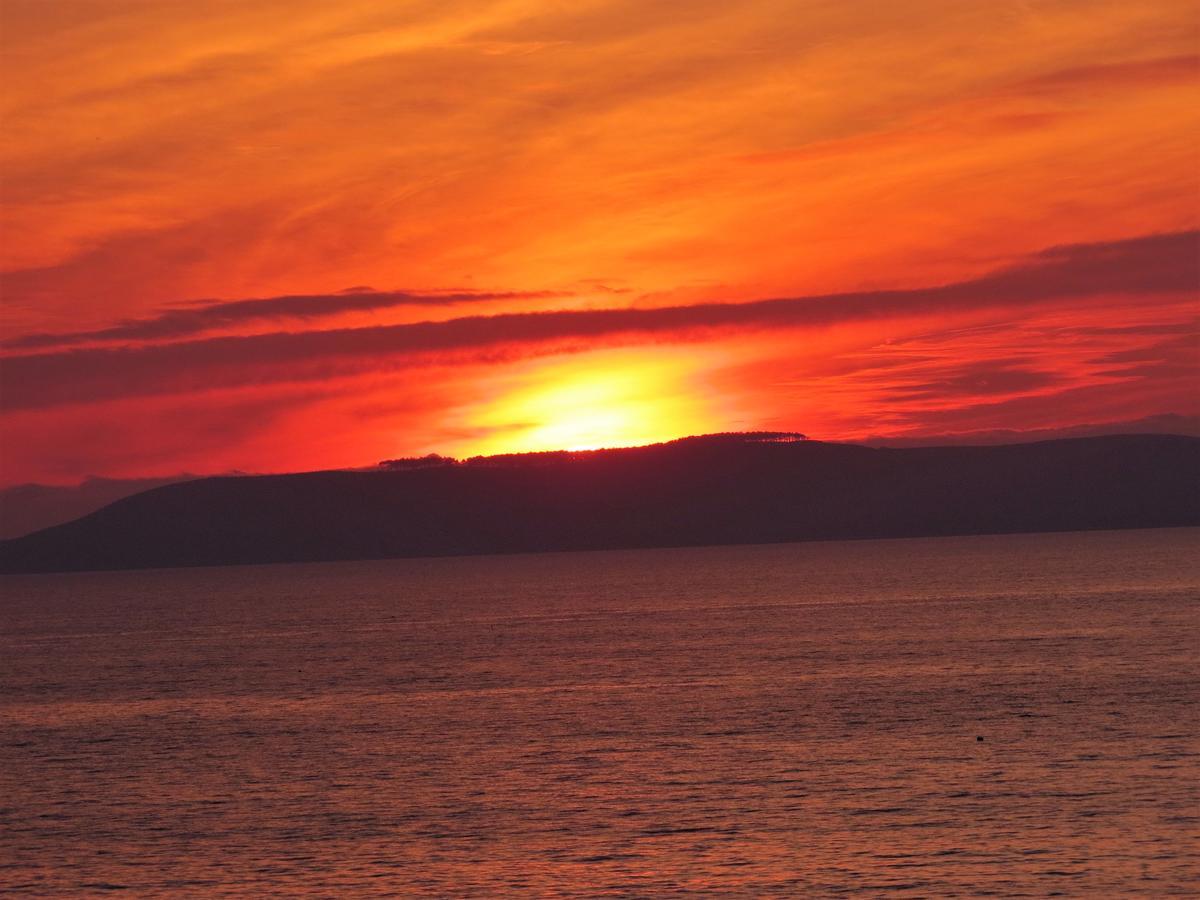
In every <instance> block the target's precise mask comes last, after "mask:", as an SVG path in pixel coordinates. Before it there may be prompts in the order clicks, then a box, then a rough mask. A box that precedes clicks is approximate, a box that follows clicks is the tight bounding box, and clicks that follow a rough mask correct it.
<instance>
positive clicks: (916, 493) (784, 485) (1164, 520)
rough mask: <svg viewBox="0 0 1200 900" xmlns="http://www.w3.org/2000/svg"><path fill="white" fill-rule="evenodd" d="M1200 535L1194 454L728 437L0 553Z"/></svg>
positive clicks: (80, 556) (190, 495) (490, 467)
mask: <svg viewBox="0 0 1200 900" xmlns="http://www.w3.org/2000/svg"><path fill="white" fill-rule="evenodd" d="M1197 524H1200V439H1197V438H1191V437H1182V436H1174V435H1118V436H1109V437H1096V438H1079V439H1072V440H1058V441H1045V442H1039V443H1033V444H1015V445H1008V446H990V447H930V448H912V449H876V448H868V447H862V446H856V445H848V444H828V443H821V442H817V441H792V442H774V441H761V440H755V439H753V438H746V437H739V436H714V437H705V438H689V439H684V440H682V441H677V442H672V443H669V444H661V445H655V446H651V447H642V448H631V449H622V450H604V451H594V452H590V453H578V454H545V455H531V456H525V457H498V458H495V459H493V460H483V461H477V462H475V463H474V464H471V465H438V466H430V467H425V468H412V469H403V470H394V471H370V472H344V471H343V472H314V473H306V474H296V475H273V476H252V477H251V476H244V477H221V478H205V479H200V480H196V481H189V482H184V483H179V484H171V485H167V486H164V487H160V488H155V489H152V490H149V491H145V492H143V493H141V494H137V495H134V496H132V497H127V498H125V499H122V500H119V501H117V502H116V503H113V504H111V505H110V506H107V507H105V508H104V509H101V510H99V511H97V512H95V513H92V514H90V515H88V516H85V517H83V518H82V519H78V520H76V521H74V522H69V523H66V524H64V525H58V526H54V527H52V528H48V529H45V530H43V531H39V532H36V533H34V534H30V535H26V536H24V537H20V538H16V539H12V540H8V541H4V542H2V543H0V571H3V572H14V573H15V572H54V571H87V570H106V569H136V568H160V567H176V566H205V565H231V564H244V563H276V562H316V561H334V560H353V559H385V558H398V557H422V556H455V555H476V554H497V553H522V552H541V551H558V550H599V549H619V548H641V547H672V546H699V545H708V544H760V543H776V542H784V541H808V540H847V539H856V538H895V537H930V536H943V535H970V534H1000V533H1017V532H1049V531H1088V530H1097V529H1124V528H1157V527H1175V526H1189V525H1197Z"/></svg>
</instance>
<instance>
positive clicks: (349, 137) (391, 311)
mask: <svg viewBox="0 0 1200 900" xmlns="http://www.w3.org/2000/svg"><path fill="white" fill-rule="evenodd" d="M0 9H2V10H3V18H4V22H3V31H2V37H3V41H4V49H5V53H4V54H3V69H4V71H3V72H2V73H0V74H2V76H3V84H4V88H3V96H2V103H3V121H4V128H3V131H2V144H0V146H2V150H0V153H2V163H0V165H2V167H3V168H2V171H3V176H4V181H3V189H2V193H0V199H2V200H3V205H4V218H3V227H4V234H3V241H2V242H0V265H2V267H3V271H4V280H3V301H4V303H3V312H2V318H0V325H2V327H3V339H4V342H5V347H4V350H3V353H4V358H3V360H2V361H0V377H2V378H3V386H2V391H0V403H2V405H3V427H4V434H5V439H4V443H3V472H2V473H0V482H2V483H5V484H12V483H17V482H22V481H29V480H37V481H46V482H59V483H61V482H71V481H77V480H79V479H80V478H82V477H83V476H85V475H89V474H98V475H108V476H116V477H130V476H139V475H168V474H174V473H177V472H182V471H191V472H218V471H228V470H232V469H238V470H245V471H278V470H288V469H308V468H317V467H331V466H343V465H361V464H369V463H372V462H374V461H375V460H377V459H381V458H384V457H394V456H399V455H407V454H418V453H426V452H431V451H438V452H446V453H454V454H459V455H464V454H471V453H478V452H494V451H506V450H521V449H537V448H545V447H551V446H596V445H602V444H621V443H640V442H646V441H653V440H661V439H665V438H670V437H675V436H679V435H682V434H687V433H697V432H705V431H722V430H735V429H755V428H767V429H794V430H799V431H804V432H806V433H809V434H811V435H813V436H815V437H820V438H826V439H862V438H866V437H868V436H884V437H893V438H920V437H929V436H935V435H957V434H963V433H970V432H996V431H1007V430H1016V431H1032V432H1037V433H1039V434H1040V433H1044V432H1046V431H1047V430H1050V431H1053V430H1055V429H1064V428H1071V427H1074V426H1080V425H1093V424H1095V425H1107V426H1108V427H1110V428H1111V429H1113V430H1120V428H1121V427H1132V426H1126V425H1124V424H1122V423H1129V422H1134V421H1135V420H1141V419H1145V418H1146V417H1156V416H1164V415H1167V414H1172V415H1176V416H1195V415H1196V414H1197V413H1198V412H1200V410H1198V409H1197V406H1198V404H1197V395H1198V394H1200V391H1197V380H1196V375H1197V373H1196V370H1195V367H1196V363H1197V356H1198V355H1200V354H1198V352H1197V351H1198V348H1200V343H1198V339H1197V331H1196V318H1197V313H1198V306H1197V302H1196V301H1197V298H1196V287H1197V275H1196V257H1197V241H1196V237H1195V234H1194V233H1193V234H1189V232H1193V231H1194V230H1195V229H1196V228H1197V227H1198V224H1200V223H1198V221H1197V220H1198V218H1200V204H1198V199H1200V179H1198V176H1197V171H1200V146H1198V138H1197V135H1198V134H1200V131H1198V127H1197V126H1198V125H1200V90H1198V84H1200V68H1198V63H1197V60H1196V58H1195V56H1194V54H1195V48H1196V47H1197V38H1198V36H1200V35H1198V24H1200V22H1198V19H1200V17H1198V15H1197V12H1196V7H1195V5H1194V4H1193V3H1191V2H1182V0H1180V2H1176V0H1144V2H1139V3H1129V2H1105V0H1054V2H1039V0H1012V2H999V0H997V2H987V3H963V2H961V0H911V2H906V3H903V4H890V5H889V4H880V3H873V2H872V3H867V2H861V0H842V2H817V0H787V2H784V0H744V2H739V3H727V2H721V3H718V2H711V0H694V2H691V3H687V4H680V3H678V2H668V0H628V2H611V0H606V2H588V0H579V2H573V3H557V2H556V3H551V2H546V0H496V2H490V0H437V2H432V0H427V2H403V0H401V2H396V0H341V2H338V3H336V4H334V3H329V2H328V0H319V2H317V0H206V2H204V3H201V4H197V3H194V2H175V0H156V2H154V3H146V2H142V0H54V2H53V3H48V2H44V0H0ZM770 300H779V301H780V302H779V303H777V304H774V305H772V304H771V303H769V302H763V301H770ZM730 304H738V305H739V308H738V309H736V310H729V309H727V308H726V307H727V306H728V305H730ZM1163 421H1166V420H1163ZM1171 421H1183V420H1171ZM1139 427H1140V426H1139Z"/></svg>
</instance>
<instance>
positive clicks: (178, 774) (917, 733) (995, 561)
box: [0, 530, 1200, 897]
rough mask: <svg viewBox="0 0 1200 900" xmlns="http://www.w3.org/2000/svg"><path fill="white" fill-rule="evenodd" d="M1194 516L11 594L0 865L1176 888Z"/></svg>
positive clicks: (113, 883)
mask: <svg viewBox="0 0 1200 900" xmlns="http://www.w3.org/2000/svg"><path fill="white" fill-rule="evenodd" d="M1197 551H1200V531H1198V530H1171V531H1145V532H1108V533H1094V534H1063V535H1024V536H1004V537H978V538H944V539H935V540H905V541H872V542H853V543H825V544H798V545H782V546H760V547H727V548H707V549H687V550H661V551H635V552H612V553H586V554H551V555H542V556H520V557H502V558H497V557H492V558H475V559H442V560H408V561H388V562H367V563H338V564H327V565H326V564H322V565H297V566H257V567H241V568H224V569H195V570H171V571H154V572H134V573H111V574H89V575H66V576H29V577H8V578H5V579H3V580H2V581H0V589H2V590H3V592H4V600H3V603H2V605H0V625H2V635H0V703H2V707H0V716H2V717H3V718H2V720H0V721H2V731H0V754H2V760H0V761H2V765H0V887H2V888H7V889H9V890H14V891H18V892H20V891H26V892H30V893H36V894H43V895H52V896H67V895H71V894H81V895H95V894H98V893H100V892H102V891H117V890H126V891H129V892H131V893H144V894H158V895H161V894H172V895H181V894H191V895H195V896H206V897H208V896H220V895H230V896H242V897H245V896H259V895H264V894H270V893H279V894H289V895H294V894H305V893H307V894H312V895H319V896H330V895H334V894H354V895H361V894H373V893H380V894H383V893H388V894H398V895H401V896H421V895H430V896H454V897H476V896H477V897H498V896H510V895H530V896H579V895H583V896H645V895H656V894H657V895H682V894H689V893H694V894H697V895H703V896H733V895H751V896H829V895H837V894H844V893H856V892H862V893H866V894H882V893H888V894H891V895H899V896H907V895H912V896H930V895H933V896H943V895H954V894H959V895H964V894H984V893H991V894H998V895H1004V896H1013V895H1034V896H1045V895H1047V894H1051V893H1055V892H1058V893H1061V894H1064V895H1070V896H1088V897H1098V896H1112V895H1116V894H1133V895H1142V896H1162V895H1169V894H1173V893H1174V894H1180V895H1183V894H1189V893H1190V894H1191V895H1193V896H1195V892H1196V891H1197V885H1198V884H1200V840H1198V838H1200V742H1198V739H1197V728H1198V725H1200V711H1198V705H1197V698H1198V696H1200V693H1198V692H1197V681H1198V678H1200V639H1198V638H1200V636H1198V634H1197V632H1198V626H1200V600H1198V598H1200V553H1198V552H1197Z"/></svg>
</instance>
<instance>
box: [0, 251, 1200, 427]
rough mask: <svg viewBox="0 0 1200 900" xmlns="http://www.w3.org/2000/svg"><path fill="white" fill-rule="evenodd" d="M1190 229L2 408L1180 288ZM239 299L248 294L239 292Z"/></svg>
mask: <svg viewBox="0 0 1200 900" xmlns="http://www.w3.org/2000/svg"><path fill="white" fill-rule="evenodd" d="M1198 238H1200V233H1198V232H1181V233H1174V234H1164V235H1152V236H1147V237H1141V238H1134V239H1129V240H1122V241H1113V242H1107V243H1096V244H1077V245H1070V246H1061V247H1052V248H1049V249H1047V250H1045V251H1042V252H1041V253H1038V254H1036V255H1035V256H1033V257H1032V258H1030V259H1028V260H1027V261H1024V262H1022V263H1020V264H1017V265H1013V266H1009V267H1007V268H1004V269H1001V270H999V271H997V272H995V273H993V274H990V275H986V276H983V277H980V278H975V279H970V280H966V281H961V282H956V283H952V284H946V285H941V286H938V287H931V288H925V289H915V290H886V291H868V292H855V293H841V294H828V295H821V296H807V297H793V298H784V299H773V300H760V301H754V302H748V303H708V304H696V305H689V306H672V307H659V308H643V309H637V308H620V309H598V310H579V311H553V312H530V313H511V314H504V315H495V316H471V317H465V318H458V319H452V320H449V321H441V322H421V323H416V324H404V325H390V326H379V327H368V328H352V329H336V330H326V331H302V332H298V333H274V334H259V335H250V336H244V337H216V338H208V339H203V340H192V341H180V342H177V343H173V344H169V345H146V346H129V347H113V348H85V349H74V350H62V351H57V352H51V353H42V354H29V355H20V356H10V357H7V358H5V359H3V361H2V362H0V373H3V376H4V380H5V383H6V391H5V404H6V406H7V407H8V408H10V409H29V408H39V407H46V406H54V405H59V404H68V403H80V402H90V401H95V400H102V399H108V398H114V397H123V396H144V395H151V394H169V393H173V392H179V391H190V390H200V389H207V388H212V387H236V386H242V385H252V384H262V383H270V382H280V381H303V380H310V379H316V378H326V377H330V376H331V375H339V374H355V373H359V372H363V371H369V370H371V369H373V368H386V367H387V366H389V365H397V364H403V363H404V362H405V360H406V359H420V358H422V357H427V356H428V355H429V354H444V353H455V352H462V351H470V352H478V351H488V350H491V351H499V350H500V349H501V348H503V347H505V346H512V347H516V348H519V349H518V351H515V352H517V355H534V354H535V353H537V352H538V347H541V348H543V350H561V349H562V346H563V344H564V343H566V344H570V345H572V346H574V347H576V348H577V349H593V348H596V347H599V346H606V345H614V344H619V343H622V342H633V341H638V340H646V339H657V340H699V339H703V338H705V337H707V336H712V335H714V334H717V333H720V332H724V331H728V330H737V329H768V328H806V327H822V326H829V325H837V324H841V323H848V322H862V321H870V320H885V319H896V318H911V317H922V316H930V315H953V314H968V313H972V312H975V311H979V310H985V309H997V308H1011V309H1014V310H1015V309H1022V308H1030V307H1034V306H1037V305H1039V304H1045V303H1055V302H1060V301H1070V300H1074V299H1078V298H1082V297H1100V296H1116V295H1123V296H1138V297H1151V296H1154V295H1161V294H1171V293H1181V292H1188V291H1192V290H1194V289H1195V287H1196V285H1197V283H1198V281H1200V259H1198V255H1197V252H1196V250H1197V241H1198ZM247 302H250V303H254V302H261V301H247Z"/></svg>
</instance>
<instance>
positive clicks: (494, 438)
mask: <svg viewBox="0 0 1200 900" xmlns="http://www.w3.org/2000/svg"><path fill="white" fill-rule="evenodd" d="M694 368H695V363H694V361H689V360H684V359H682V358H675V357H673V356H672V355H670V354H666V355H664V356H661V357H659V356H656V358H652V359H647V358H645V354H637V353H629V352H623V353H616V354H600V355H599V358H589V359H570V360H568V361H567V362H565V363H563V362H562V361H555V362H553V363H551V364H548V365H546V364H543V365H538V366H534V367H532V368H531V370H529V371H528V372H527V374H524V375H523V376H522V377H520V378H519V380H518V383H517V384H516V385H514V386H512V387H510V388H509V389H508V390H506V391H504V392H503V393H501V394H500V395H499V396H497V397H496V398H495V399H494V400H493V401H491V402H488V403H486V404H482V408H481V409H474V410H471V411H470V412H469V413H468V416H469V420H470V422H471V425H472V426H473V428H475V429H478V430H480V431H482V432H484V433H485V436H484V437H482V438H480V439H476V440H473V441H467V442H464V445H463V446H462V447H460V448H458V452H459V453H463V454H464V455H490V454H496V453H528V452H537V451H544V450H596V449H600V448H604V447H630V446H637V445H640V444H655V443H660V442H662V441H669V440H674V439H675V438H679V437H685V436H687V435H690V434H700V433H704V432H707V431H714V430H720V425H719V421H720V420H719V418H718V417H717V416H716V415H714V413H713V411H712V410H711V409H709V408H708V404H707V403H706V402H705V400H704V394H703V392H702V391H698V390H697V389H696V388H695V387H694V386H693V384H692V383H691V381H690V376H691V375H692V370H693V369H694Z"/></svg>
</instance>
